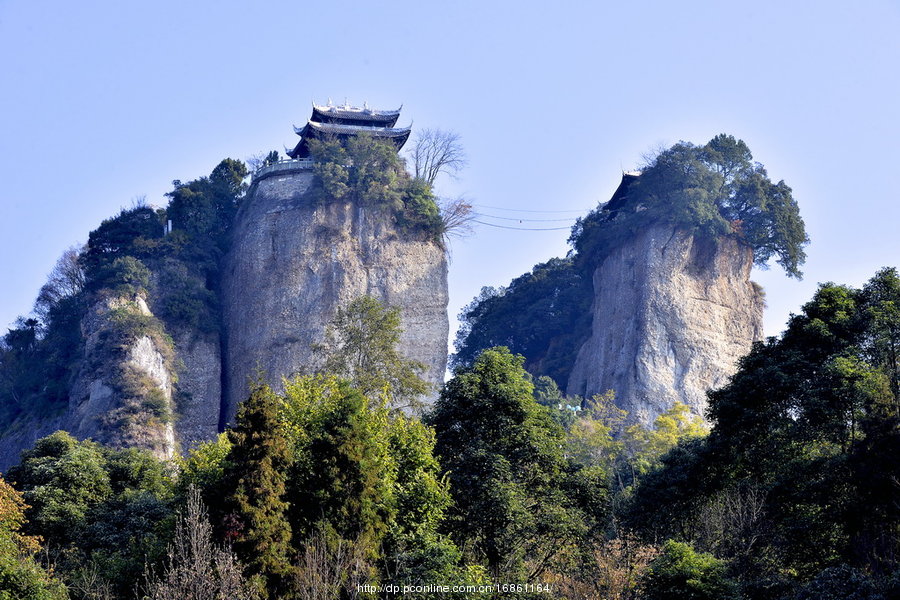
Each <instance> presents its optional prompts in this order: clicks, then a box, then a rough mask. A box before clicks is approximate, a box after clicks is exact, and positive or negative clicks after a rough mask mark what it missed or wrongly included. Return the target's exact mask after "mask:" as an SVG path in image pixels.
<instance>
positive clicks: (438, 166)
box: [410, 129, 466, 185]
mask: <svg viewBox="0 0 900 600" xmlns="http://www.w3.org/2000/svg"><path fill="white" fill-rule="evenodd" d="M410 155H411V157H412V160H413V170H414V172H413V175H414V176H415V177H416V179H421V180H423V181H426V182H428V184H429V185H434V180H435V179H437V176H438V175H440V174H441V173H446V174H447V175H450V176H451V177H455V176H456V174H457V173H458V172H459V171H460V169H462V168H463V167H464V166H465V165H466V153H465V151H464V150H463V147H462V144H461V143H460V138H459V135H458V134H456V133H454V132H452V131H442V130H440V129H422V130H420V131H419V132H418V133H417V134H416V138H415V141H414V143H413V146H412V149H411V150H410Z"/></svg>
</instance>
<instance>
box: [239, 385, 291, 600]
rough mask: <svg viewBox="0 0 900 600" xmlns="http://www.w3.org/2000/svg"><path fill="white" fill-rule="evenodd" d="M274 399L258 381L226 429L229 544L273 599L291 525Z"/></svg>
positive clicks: (281, 586) (282, 579) (285, 458)
mask: <svg viewBox="0 0 900 600" xmlns="http://www.w3.org/2000/svg"><path fill="white" fill-rule="evenodd" d="M278 408H279V399H278V397H277V396H276V395H275V394H274V393H273V392H272V390H271V389H270V388H269V387H268V386H265V385H257V386H256V387H255V388H254V389H253V390H252V392H251V394H250V397H249V398H248V399H247V400H246V401H244V402H243V403H242V404H241V406H240V408H239V409H238V413H237V418H236V420H235V425H234V427H233V428H232V429H230V430H229V432H228V439H229V442H230V443H231V453H230V455H229V464H228V470H227V471H226V474H225V479H226V480H227V481H228V482H229V485H230V488H231V489H232V490H233V492H232V493H231V495H230V498H229V502H228V504H229V506H230V507H231V510H232V511H233V513H232V515H231V516H232V518H233V521H232V523H231V527H232V530H231V531H232V534H233V537H234V548H235V551H236V552H237V553H238V555H239V556H240V557H241V558H242V559H243V561H244V563H245V564H246V565H247V567H248V571H249V572H250V573H253V574H259V575H260V576H261V577H262V578H263V580H264V581H265V585H266V589H267V590H268V592H269V594H270V596H271V597H273V598H278V597H280V596H279V594H281V593H282V592H283V591H284V590H285V589H286V586H287V583H288V576H289V574H290V570H291V567H290V560H289V555H290V539H291V528H290V525H289V524H288V520H287V517H286V513H287V508H288V503H287V502H286V501H285V482H286V472H287V468H288V466H289V465H290V462H291V461H290V452H289V448H288V445H287V443H286V441H285V438H284V435H283V434H282V432H281V429H280V427H279V421H278Z"/></svg>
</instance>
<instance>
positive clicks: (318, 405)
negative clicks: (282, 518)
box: [281, 376, 396, 546]
mask: <svg viewBox="0 0 900 600" xmlns="http://www.w3.org/2000/svg"><path fill="white" fill-rule="evenodd" d="M368 405H369V403H368V401H367V400H366V398H365V397H364V396H362V394H360V393H359V392H358V391H357V390H355V389H353V388H352V387H350V386H349V385H348V384H347V383H346V382H342V381H340V380H337V379H334V378H326V377H324V376H317V377H305V378H297V379H294V380H292V381H289V382H286V384H285V401H284V405H283V408H282V416H281V420H282V422H283V423H285V427H286V428H287V431H288V435H289V439H290V441H291V446H292V448H291V449H292V451H293V454H294V464H293V465H292V467H291V476H290V492H289V496H290V498H291V500H292V505H291V509H290V514H291V522H292V524H294V526H295V529H296V535H297V536H299V539H303V538H305V537H307V536H309V535H311V534H312V533H313V531H314V530H315V529H316V528H317V527H318V526H320V525H326V526H327V527H328V528H330V529H332V530H333V531H335V532H336V533H337V534H338V535H339V536H340V537H341V538H344V539H348V540H352V539H356V538H359V537H362V538H365V540H366V542H370V543H372V545H373V546H377V543H378V542H379V541H380V539H381V538H382V536H383V535H384V533H385V531H386V528H387V521H388V519H389V518H390V515H391V513H392V511H393V502H394V498H393V489H392V486H393V482H394V480H395V477H396V465H395V464H394V463H393V461H391V460H390V458H389V455H388V447H387V414H386V412H385V411H384V410H375V411H372V410H369V407H368Z"/></svg>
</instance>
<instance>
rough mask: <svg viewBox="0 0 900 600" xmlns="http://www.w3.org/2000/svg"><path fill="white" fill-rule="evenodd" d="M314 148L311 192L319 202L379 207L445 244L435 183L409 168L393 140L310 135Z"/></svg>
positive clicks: (408, 227)
mask: <svg viewBox="0 0 900 600" xmlns="http://www.w3.org/2000/svg"><path fill="white" fill-rule="evenodd" d="M310 151H311V153H312V155H313V157H314V158H315V161H316V162H315V166H314V169H315V175H316V177H315V180H314V181H313V186H312V188H311V191H310V193H311V194H312V197H313V198H314V199H315V201H316V202H320V203H324V202H333V201H335V200H339V201H349V202H353V203H355V204H358V205H360V206H368V207H379V208H382V209H384V210H386V211H387V212H388V213H389V214H391V215H392V216H393V218H394V219H395V221H396V223H397V224H398V225H399V226H400V227H401V228H402V229H403V230H405V231H406V232H408V233H410V234H412V233H416V232H418V233H422V234H424V235H425V236H427V237H428V238H429V239H431V240H432V241H434V242H435V243H440V240H441V236H442V234H443V233H444V231H443V226H444V224H443V221H442V220H441V216H440V210H439V208H438V205H437V202H436V200H435V197H434V194H433V193H432V190H431V185H430V184H429V183H428V182H426V181H423V180H421V179H414V178H411V177H410V176H409V175H408V174H407V173H406V171H405V169H404V166H403V160H402V159H401V158H400V157H399V156H398V155H397V149H396V148H395V147H394V145H393V144H391V143H390V142H385V141H383V140H378V139H375V138H373V137H371V136H368V135H357V136H353V137H349V138H347V139H343V140H341V139H334V140H311V141H310Z"/></svg>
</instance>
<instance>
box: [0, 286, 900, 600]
mask: <svg viewBox="0 0 900 600" xmlns="http://www.w3.org/2000/svg"><path fill="white" fill-rule="evenodd" d="M373 302H374V301H373V300H371V299H363V300H360V301H358V302H355V303H353V305H351V306H349V307H348V309H347V310H348V311H350V312H351V313H354V314H357V315H363V314H365V315H369V316H368V317H367V318H363V319H354V320H353V322H354V323H357V324H359V323H365V324H367V326H372V327H373V331H371V332H370V333H371V334H372V335H371V336H370V337H368V338H366V339H367V340H369V341H367V342H365V347H366V348H373V342H372V341H371V340H380V341H379V342H377V343H374V345H376V346H379V345H380V351H376V350H373V355H372V361H371V362H369V363H368V364H369V365H370V369H367V370H365V371H362V370H359V369H355V368H354V369H349V370H348V369H347V368H344V376H343V377H339V376H336V375H333V374H330V373H326V372H323V373H319V374H313V375H307V376H302V377H297V378H295V379H293V380H291V381H290V382H289V383H288V384H287V386H286V391H285V392H284V393H283V394H277V393H274V392H273V391H272V390H271V389H269V388H267V387H265V386H259V387H257V388H256V389H255V390H254V392H253V393H252V395H251V396H250V397H249V398H248V399H247V400H246V402H245V403H244V404H243V405H242V408H241V410H240V412H239V414H238V417H237V419H236V422H235V423H234V425H233V426H232V427H231V428H229V429H228V430H227V431H226V432H225V433H224V434H222V435H221V436H220V437H219V439H217V440H215V441H213V442H209V443H207V444H205V445H203V446H202V447H200V448H198V449H196V450H194V451H192V452H191V453H190V454H189V455H188V456H187V457H185V458H184V459H182V460H180V461H179V462H178V464H177V465H171V464H166V463H164V462H161V461H159V460H157V459H154V458H152V457H151V456H149V455H148V454H146V453H144V452H141V451H137V450H116V449H111V448H107V447H102V446H99V445H97V444H95V443H94V442H91V441H77V440H75V439H73V438H72V437H71V436H69V435H68V434H65V433H62V432H60V433H56V434H53V435H51V436H49V437H47V438H44V439H42V440H40V441H39V442H38V443H37V444H36V445H35V446H34V448H32V449H31V450H29V451H27V452H25V453H24V454H23V457H22V462H21V464H20V465H18V466H17V467H15V468H13V469H11V470H10V471H9V472H8V473H6V474H5V475H4V478H5V480H6V482H12V487H10V485H8V483H4V484H3V487H2V491H3V496H2V498H3V512H4V515H5V517H4V521H3V522H4V528H3V529H2V531H0V536H2V538H0V539H2V544H0V549H2V550H0V551H2V552H3V559H2V562H0V565H2V567H0V568H2V571H0V573H2V575H0V585H5V586H13V587H9V589H13V590H23V591H17V592H15V593H16V594H19V595H13V596H9V597H23V598H62V597H65V593H66V592H65V591H64V590H65V589H67V590H68V592H67V593H68V594H69V597H72V598H131V597H134V594H135V593H136V592H135V590H137V593H138V594H139V595H138V597H150V598H166V597H168V598H171V597H198V598H200V597H204V598H205V597H209V598H217V597H227V596H222V595H221V594H238V595H239V596H240V597H269V598H312V597H316V598H322V597H334V598H339V597H379V596H387V595H404V596H416V595H417V593H416V592H415V590H414V589H412V588H409V589H407V591H406V593H401V592H402V590H401V592H398V594H389V593H388V592H387V591H385V589H386V588H384V587H379V586H388V585H392V584H396V585H398V586H404V585H405V586H417V585H419V586H421V585H426V584H434V585H447V586H448V587H450V588H452V589H451V590H448V591H446V592H440V593H434V592H433V591H432V593H428V594H419V596H421V597H444V596H446V597H498V598H500V597H502V598H508V597H521V598H527V597H560V598H598V599H599V598H635V599H637V598H646V599H657V598H710V599H713V598H746V599H773V600H775V599H779V600H781V599H783V600H794V599H798V600H799V599H806V598H818V599H820V598H835V599H837V598H860V599H871V600H874V599H876V598H890V597H896V594H897V593H900V564H898V558H897V557H898V550H900V536H898V531H900V512H898V510H897V498H898V490H897V483H896V482H897V479H898V473H896V461H895V460H893V458H894V456H895V454H896V452H897V451H898V450H900V428H898V425H900V417H898V414H900V412H898V411H900V403H898V395H897V389H898V385H900V361H898V356H897V348H898V347H900V311H898V309H897V307H898V306H900V277H898V275H897V272H896V270H894V269H884V270H882V271H880V272H878V273H877V274H876V275H875V277H873V278H872V280H871V281H870V282H869V283H868V284H866V285H865V286H864V287H863V288H862V289H853V288H850V287H847V286H841V285H836V284H825V285H822V286H821V288H820V289H819V291H818V292H817V293H816V295H815V297H814V298H813V299H812V300H811V301H810V302H809V303H807V304H806V305H805V306H804V307H803V310H802V311H801V313H800V314H798V315H796V316H794V317H793V318H792V319H791V321H790V323H789V325H788V328H787V330H786V331H785V333H784V334H783V335H782V336H781V337H780V338H770V339H769V340H767V341H766V342H765V343H761V344H758V345H757V346H756V347H755V348H754V350H753V352H752V353H751V354H750V355H749V356H747V357H746V358H745V359H744V361H743V362H742V364H741V368H740V370H739V372H738V373H737V374H736V375H735V376H734V377H733V379H732V381H731V383H730V384H729V385H728V386H726V387H725V388H722V389H720V390H717V391H715V392H713V393H711V394H710V408H709V415H708V416H709V419H710V422H711V423H712V428H711V430H709V431H707V430H706V429H705V427H704V426H703V424H702V422H700V421H699V420H697V419H696V418H692V417H690V416H689V414H688V413H687V411H686V410H685V407H683V406H678V405H676V406H675V407H673V408H672V409H671V410H670V411H669V412H667V413H666V414H665V415H663V416H661V417H660V418H659V419H657V421H656V423H655V424H654V426H653V427H652V428H643V427H640V426H637V425H627V419H626V417H627V415H625V414H623V411H621V410H620V409H617V408H616V407H615V405H614V403H613V401H612V400H613V398H612V396H611V395H605V396H597V397H595V398H593V399H591V400H590V401H589V402H587V403H586V404H585V406H586V408H584V409H581V410H578V407H576V406H574V405H571V404H570V403H571V399H568V398H565V397H564V396H563V395H562V394H561V393H560V391H559V390H558V388H557V387H556V385H555V384H554V382H553V381H552V380H551V379H550V378H547V377H541V378H538V379H536V380H535V379H534V378H533V377H532V376H531V375H530V374H529V373H528V372H527V371H525V370H524V368H523V362H524V360H523V358H522V357H521V356H517V355H515V354H512V353H511V352H510V351H508V350H507V349H505V348H494V349H489V350H486V351H484V352H482V353H481V354H479V356H478V357H477V358H476V359H475V361H474V362H473V364H472V365H471V366H468V367H460V368H458V369H457V370H456V372H455V374H454V376H453V378H452V379H451V380H450V381H449V382H448V383H447V385H446V386H445V388H444V390H443V392H442V393H441V397H440V400H439V401H438V402H437V403H436V404H435V406H434V407H433V408H432V409H431V410H430V411H428V412H427V413H426V414H425V416H424V418H423V419H422V420H419V419H417V418H411V417H407V416H405V415H404V414H403V413H402V412H398V411H393V412H392V411H389V410H388V409H387V408H386V407H387V406H388V404H389V403H390V399H391V395H392V394H395V393H401V394H402V393H404V392H403V389H404V385H406V384H404V383H403V381H407V382H408V381H410V379H409V378H414V377H415V375H414V373H415V370H416V365H415V364H414V363H407V362H405V361H404V360H403V359H401V358H399V357H397V355H392V354H391V353H390V352H387V353H385V352H383V351H384V350H386V349H389V347H390V346H391V344H392V343H393V338H392V336H391V335H376V333H378V331H376V330H377V327H375V324H376V323H389V324H390V323H392V321H391V319H389V318H387V319H386V318H385V317H386V316H389V313H390V312H391V309H390V308H388V307H383V306H377V305H376V304H374V303H373ZM391 326H394V325H391ZM334 327H336V328H337V329H336V333H335V334H336V335H342V334H341V329H340V327H341V325H340V324H339V322H335V324H334ZM380 333H384V332H383V331H381V332H380ZM347 339H350V338H349V337H348V338H347ZM357 350H359V351H361V352H365V351H366V350H364V349H362V348H359V349H357ZM356 355H358V353H356ZM340 361H341V359H340V356H335V357H334V361H332V365H334V366H339V363H340ZM344 367H346V365H344ZM404 372H405V374H406V375H407V377H406V378H403V377H401V378H396V377H390V376H386V375H384V373H404ZM373 373H375V376H376V377H381V380H380V382H381V383H380V384H378V386H377V387H378V388H379V389H381V390H382V391H381V392H380V393H371V392H370V393H369V394H363V393H362V392H361V391H360V388H362V387H366V386H370V387H371V381H372V380H371V379H370V377H371V375H372V374H373ZM378 373H382V375H378ZM7 515H8V516H7ZM38 540H40V542H39V541H38ZM38 543H41V544H43V546H44V551H43V552H41V553H37V549H38ZM47 560H50V562H51V563H52V565H53V574H52V575H51V574H49V572H48V571H47V570H45V569H46V567H42V566H41V564H42V561H47ZM200 582H202V586H201V583H200ZM504 585H506V586H507V587H505V588H504V587H503V586H504ZM14 586H19V587H14ZM192 586H200V587H203V588H204V589H205V590H207V591H206V592H203V593H206V594H207V595H195V596H190V595H189V592H188V590H192V589H194V588H193V587H192ZM454 586H456V587H454ZM459 586H461V587H459ZM466 586H470V587H468V588H467V587H466ZM473 586H474V587H473ZM479 586H481V587H479ZM477 589H481V590H485V589H490V590H493V591H492V592H491V593H489V594H488V593H479V592H477V591H473V590H477ZM26 590H27V591H26ZM223 590H224V591H223ZM466 590H469V591H466ZM504 590H512V591H504ZM190 593H196V594H201V592H199V591H197V592H190ZM28 594H30V595H28ZM216 594H219V595H216Z"/></svg>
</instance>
